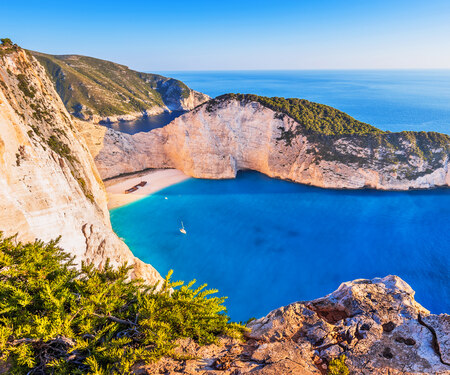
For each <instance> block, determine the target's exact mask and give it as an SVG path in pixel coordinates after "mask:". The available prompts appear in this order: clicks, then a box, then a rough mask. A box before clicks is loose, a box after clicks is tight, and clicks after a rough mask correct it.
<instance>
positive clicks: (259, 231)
mask: <svg viewBox="0 0 450 375" xmlns="http://www.w3.org/2000/svg"><path fill="white" fill-rule="evenodd" d="M165 197H167V198H168V199H167V200H166V199H165ZM111 220H112V224H113V227H114V229H115V230H116V232H117V234H118V235H119V236H120V237H123V238H124V239H125V241H126V243H127V244H128V245H129V246H130V248H131V249H132V250H133V252H134V254H135V255H136V256H138V257H139V258H140V259H142V260H144V261H146V262H149V263H151V264H152V265H153V266H155V267H156V268H157V269H158V270H159V271H160V272H161V274H165V273H167V271H169V270H170V269H173V270H174V278H175V279H176V280H178V279H181V280H185V281H189V280H191V279H193V278H196V279H197V280H198V281H199V283H204V282H206V283H208V285H209V286H210V287H213V288H218V289H219V291H220V294H221V295H226V296H228V297H229V299H228V301H227V303H226V305H227V307H228V311H229V313H230V314H231V317H232V318H233V319H235V320H242V321H245V320H247V319H249V318H250V317H260V316H263V315H265V314H267V313H268V312H269V311H270V310H272V309H274V308H277V307H279V306H282V305H286V304H288V303H290V302H293V301H297V300H308V299H313V298H317V297H321V296H324V295H325V294H327V293H330V292H332V291H333V290H335V289H336V288H337V287H338V286H339V284H340V283H341V282H343V281H348V280H353V279H356V278H373V277H377V276H385V275H388V274H396V275H399V276H400V277H402V278H403V279H404V280H406V281H407V282H408V283H409V284H410V285H411V286H412V287H413V289H414V290H415V291H416V298H417V300H418V301H419V302H420V303H421V304H422V305H424V306H425V307H426V308H428V309H430V310H431V311H432V312H435V313H440V312H449V311H450V275H449V269H450V257H449V241H448V233H449V230H450V192H449V191H448V190H432V191H409V192H380V191H370V190H364V191H349V190H347V191H339V190H324V189H319V188H314V187H308V186H303V185H299V184H294V183H290V182H286V181H280V180H272V179H270V178H268V177H266V176H264V175H261V174H258V173H256V172H245V173H241V174H239V175H238V178H237V179H236V180H221V181H214V180H212V181H208V180H198V179H190V180H187V181H185V182H183V183H180V184H178V185H174V186H171V187H169V188H167V189H165V190H162V191H160V192H159V193H156V194H154V195H152V196H150V197H148V198H145V199H143V200H141V201H138V202H136V203H133V204H131V205H128V206H125V207H121V208H118V209H115V210H112V212H111ZM181 220H183V222H184V225H185V228H186V230H187V232H188V234H187V235H183V234H181V233H180V232H179V230H178V229H179V227H180V221H181Z"/></svg>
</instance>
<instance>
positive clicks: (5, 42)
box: [0, 38, 13, 47]
mask: <svg viewBox="0 0 450 375" xmlns="http://www.w3.org/2000/svg"><path fill="white" fill-rule="evenodd" d="M0 42H2V46H4V47H11V46H12V45H13V42H12V41H11V39H9V38H2V39H0Z"/></svg>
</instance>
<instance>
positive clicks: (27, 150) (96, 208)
mask: <svg viewBox="0 0 450 375" xmlns="http://www.w3.org/2000/svg"><path fill="white" fill-rule="evenodd" d="M0 231H2V232H4V235H6V236H10V235H14V234H16V233H18V234H19V237H18V238H19V240H23V241H32V240H34V239H36V238H38V239H41V240H43V241H49V240H51V239H55V238H57V237H59V236H61V240H60V245H61V247H62V248H64V249H65V250H66V251H68V252H69V253H71V254H72V255H74V256H75V257H76V261H77V262H78V263H79V262H81V261H82V260H85V261H88V262H92V263H94V264H95V265H97V266H102V265H103V264H104V262H105V260H106V259H107V258H110V259H111V262H112V264H113V265H117V264H119V263H123V262H128V264H129V265H132V266H133V267H134V271H133V274H134V276H139V277H143V278H145V279H147V280H148V281H151V282H154V281H156V280H158V279H159V278H160V276H159V274H158V272H157V271H156V270H155V269H154V268H153V267H151V266H150V265H146V264H144V263H142V262H141V261H140V260H138V259H137V258H135V257H134V256H133V255H132V253H131V251H130V250H129V249H128V247H127V246H126V245H125V244H124V243H123V242H122V241H121V240H120V239H119V238H118V237H117V236H116V234H115V233H114V232H113V230H112V228H111V225H110V221H109V212H108V210H107V207H106V194H105V191H104V186H103V183H102V181H101V179H100V176H99V174H98V172H97V169H96V167H95V164H94V161H93V159H92V156H91V155H90V153H89V151H88V149H87V147H86V145H85V143H84V141H83V137H82V136H81V135H80V134H79V132H78V130H77V129H76V127H75V126H74V123H73V122H72V120H71V119H70V116H69V114H68V113H67V111H66V109H65V107H64V105H63V103H62V102H61V100H60V98H59V97H58V95H57V94H56V92H55V90H54V88H53V85H52V83H51V81H50V80H49V78H48V77H47V75H46V73H45V70H44V68H43V67H42V66H41V65H40V64H39V63H38V62H37V61H36V60H35V59H34V58H33V57H32V56H31V55H30V54H29V53H27V52H26V51H24V50H22V49H20V48H18V47H0Z"/></svg>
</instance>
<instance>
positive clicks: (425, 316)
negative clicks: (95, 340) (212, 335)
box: [138, 276, 450, 375]
mask: <svg viewBox="0 0 450 375" xmlns="http://www.w3.org/2000/svg"><path fill="white" fill-rule="evenodd" d="M449 323H450V316H449V315H446V314H441V315H432V314H430V313H429V312H428V311H427V310H426V309H425V308H423V307H422V306H421V305H420V304H418V303H417V302H416V301H415V300H414V291H413V290H412V289H411V287H410V286H409V285H408V284H406V283H405V282H404V281H403V280H401V279H400V278H399V277H397V276H387V277H385V278H383V279H379V278H377V279H373V280H355V281H352V282H346V283H343V284H342V285H341V286H340V287H339V289H338V290H336V291H335V292H333V293H331V294H329V295H328V296H326V297H323V298H319V299H317V300H313V301H308V302H296V303H293V304H291V305H288V306H285V307H282V308H279V309H277V310H274V311H272V312H270V313H269V314H268V315H267V316H266V317H264V318H261V319H258V320H255V321H252V322H250V323H249V324H248V327H249V328H250V331H249V332H248V334H247V340H246V342H244V343H242V342H238V341H236V340H230V339H225V338H224V339H222V340H221V341H220V342H219V343H218V344H217V345H210V346H206V347H198V346H197V345H195V344H194V343H192V342H190V341H181V342H180V347H179V348H178V349H177V353H178V354H180V357H182V356H183V355H184V357H186V356H190V357H191V358H198V359H192V360H187V361H175V360H172V359H168V358H165V359H164V360H162V361H160V362H158V363H156V364H154V365H152V366H148V367H145V368H141V369H140V370H139V371H138V372H139V373H142V374H181V373H183V374H224V375H226V374H228V375H231V374H248V373H251V374H261V375H262V374H264V375H269V374H274V375H275V374H305V375H312V374H317V375H319V374H326V373H327V372H328V367H329V363H330V361H331V360H332V359H334V358H338V357H340V356H342V355H343V354H344V355H345V356H346V360H345V364H346V366H347V367H348V368H349V370H350V374H367V375H369V374H402V375H404V374H450V364H449V363H448V362H447V361H448V354H449V350H450V346H449V345H450V343H449V336H450V326H449Z"/></svg>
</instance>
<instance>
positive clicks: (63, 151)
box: [47, 135, 73, 160]
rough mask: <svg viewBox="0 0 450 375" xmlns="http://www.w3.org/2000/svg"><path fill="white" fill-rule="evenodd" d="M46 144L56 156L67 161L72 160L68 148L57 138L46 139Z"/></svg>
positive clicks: (53, 136)
mask: <svg viewBox="0 0 450 375" xmlns="http://www.w3.org/2000/svg"><path fill="white" fill-rule="evenodd" d="M47 144H48V145H49V147H50V148H51V149H52V150H53V151H55V152H56V153H57V154H58V155H60V156H62V157H65V158H66V159H68V160H72V159H73V156H72V151H71V150H70V147H69V146H68V145H66V144H65V143H64V142H63V141H61V140H60V139H59V138H58V137H57V136H55V135H51V136H50V138H48V139H47Z"/></svg>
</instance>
